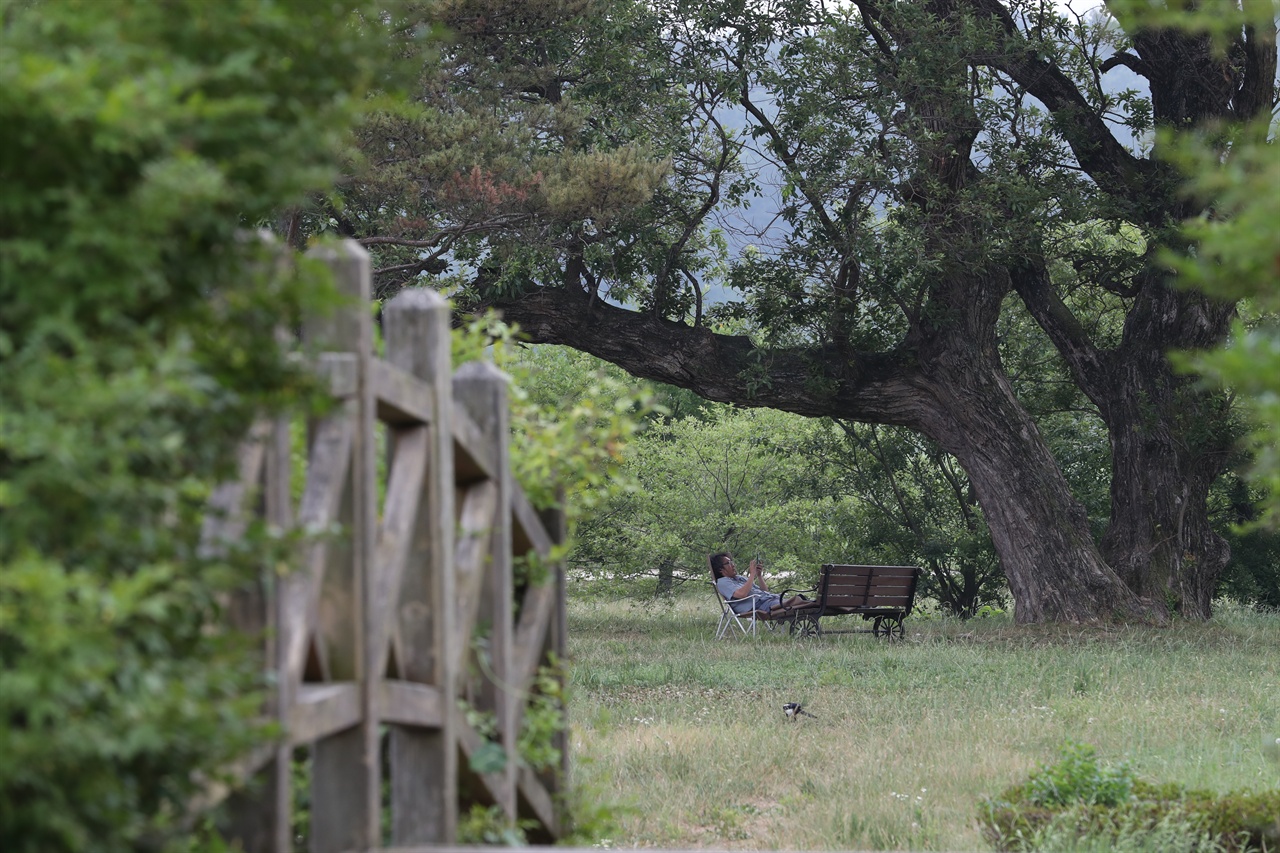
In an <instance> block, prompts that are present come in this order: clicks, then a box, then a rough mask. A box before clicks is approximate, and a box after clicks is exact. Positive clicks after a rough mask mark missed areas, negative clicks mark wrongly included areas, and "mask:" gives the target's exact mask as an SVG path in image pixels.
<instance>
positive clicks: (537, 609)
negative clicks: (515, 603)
mask: <svg viewBox="0 0 1280 853" xmlns="http://www.w3.org/2000/svg"><path fill="white" fill-rule="evenodd" d="M555 612H556V587H555V582H554V580H551V581H550V582H548V583H546V584H544V585H543V586H532V587H529V588H528V589H527V590H525V594H524V603H523V604H522V605H521V607H520V624H519V625H517V626H516V634H515V642H514V643H513V644H512V646H513V650H512V663H511V683H512V684H513V685H515V686H516V688H517V689H518V690H519V692H520V693H521V694H523V693H526V692H527V691H528V690H529V686H530V685H531V684H532V682H533V676H534V673H535V672H537V669H538V664H539V663H540V662H541V661H542V656H543V653H544V648H545V640H546V637H547V628H548V627H549V626H550V624H551V617H552V616H553V615H554V614H555Z"/></svg>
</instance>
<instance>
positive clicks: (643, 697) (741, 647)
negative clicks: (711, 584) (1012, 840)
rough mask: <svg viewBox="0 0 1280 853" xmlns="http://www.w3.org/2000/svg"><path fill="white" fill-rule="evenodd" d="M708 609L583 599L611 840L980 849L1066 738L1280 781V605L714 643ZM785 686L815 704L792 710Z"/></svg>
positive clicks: (591, 786) (580, 709)
mask: <svg viewBox="0 0 1280 853" xmlns="http://www.w3.org/2000/svg"><path fill="white" fill-rule="evenodd" d="M713 608H714V602H712V601H711V600H710V597H709V595H700V596H696V597H693V598H688V599H677V600H676V601H674V602H673V603H672V604H671V605H669V606H660V607H649V608H641V607H637V606H635V605H629V604H626V603H621V602H601V601H598V600H592V601H571V602H570V607H569V619H570V628H569V631H570V634H569V636H570V644H569V645H570V653H571V661H572V677H571V679H572V685H573V691H572V696H571V702H570V715H571V723H572V732H573V738H572V741H573V748H574V768H575V769H574V772H575V777H576V781H577V782H578V783H579V784H580V785H581V786H583V787H584V788H585V789H586V790H588V791H591V792H592V796H594V797H596V798H599V799H600V800H601V801H603V802H605V803H608V804H611V805H612V807H613V808H614V810H615V812H616V819H617V822H618V829H617V831H616V832H615V833H613V836H614V837H612V838H609V839H607V841H606V840H603V839H602V840H601V844H602V845H604V846H614V847H633V846H638V847H684V848H689V847H723V848H738V849H772V848H800V849H845V850H850V849H874V850H953V851H956V850H985V849H989V847H988V845H987V844H986V843H985V842H984V841H983V839H982V836H981V834H980V832H979V830H978V827H977V824H976V816H977V806H978V803H979V801H980V800H981V798H983V797H986V796H994V795H996V794H998V793H999V792H1000V791H1002V790H1003V789H1005V788H1007V787H1008V786H1010V785H1012V784H1014V783H1017V782H1021V781H1023V780H1024V779H1025V778H1026V775H1027V774H1028V773H1029V772H1030V771H1032V770H1034V769H1036V768H1037V767H1038V766H1040V765H1042V764H1046V763H1050V762H1053V761H1055V760H1056V759H1057V757H1058V751H1059V749H1060V748H1061V747H1062V746H1063V744H1064V743H1066V742H1067V741H1075V742H1079V743H1085V744H1089V745H1092V746H1094V747H1096V748H1097V751H1098V755H1099V757H1100V758H1101V759H1103V760H1106V761H1113V762H1119V761H1127V762H1129V763H1130V765H1131V766H1132V767H1133V769H1134V770H1135V772H1136V773H1137V775H1138V776H1140V777H1144V778H1148V779H1151V780H1153V781H1168V782H1178V783H1181V784H1183V785H1186V786H1189V787H1196V788H1208V789H1211V790H1214V791H1218V792H1224V793H1225V792H1227V791H1231V790H1262V789H1267V788H1275V787H1280V762H1278V761H1277V760H1276V755H1277V751H1278V750H1280V615H1275V614H1270V615H1260V614H1255V613H1252V612H1249V611H1245V610H1241V609H1238V608H1223V609H1221V611H1220V613H1219V615H1218V616H1217V617H1216V618H1215V619H1214V620H1213V622H1211V623H1209V624H1207V625H1194V624H1175V625H1174V626H1172V627H1169V628H1112V629H1102V628H1095V629H1079V628H1077V629H1067V628H1060V627H1059V628H1037V627H1032V628H1026V627H1017V626H1014V625H1013V624H1012V623H1011V622H1010V621H1009V620H1007V619H1006V618H1004V617H997V618H993V619H982V620H974V621H972V622H969V623H960V622H956V621H953V620H948V619H942V618H932V619H931V618H926V617H922V616H914V615H913V616H912V617H911V618H910V619H908V620H907V636H906V639H905V641H902V642H898V643H894V644H889V643H886V642H883V641H880V640H877V639H875V638H873V637H872V636H871V635H870V634H861V633H859V634H842V635H828V636H825V637H823V638H821V639H817V640H813V641H804V642H797V641H794V640H792V639H791V638H789V637H787V636H786V635H785V634H776V635H775V634H768V633H765V632H763V631H762V634H761V636H759V637H758V638H754V639H752V638H746V639H731V638H726V639H725V640H721V641H716V640H714V639H713V638H712V632H713V628H714V626H715V623H716V620H717V619H718V616H719V614H718V613H717V612H715V611H714V609H713ZM869 624H870V623H866V622H862V621H861V620H853V619H849V620H847V621H845V622H843V623H842V622H841V620H839V619H832V620H830V621H829V622H827V623H826V627H827V628H864V627H867V626H869ZM786 701H800V702H803V703H804V704H805V707H806V708H807V709H810V710H812V712H813V713H814V714H816V715H817V719H801V720H800V721H798V722H796V723H789V722H787V720H786V718H785V716H784V714H783V713H782V710H781V705H782V703H783V702H786Z"/></svg>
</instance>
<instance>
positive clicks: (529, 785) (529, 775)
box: [516, 767, 560, 836]
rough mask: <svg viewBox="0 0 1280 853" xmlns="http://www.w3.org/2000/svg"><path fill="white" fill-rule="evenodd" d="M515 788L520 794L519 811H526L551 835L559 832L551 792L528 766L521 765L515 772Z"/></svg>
mask: <svg viewBox="0 0 1280 853" xmlns="http://www.w3.org/2000/svg"><path fill="white" fill-rule="evenodd" d="M516 790H517V791H518V793H519V796H520V805H522V806H524V808H522V809H521V811H522V812H523V811H528V812H531V813H532V814H533V816H534V817H535V818H537V820H538V821H539V822H540V823H541V824H542V825H543V826H544V827H546V829H547V832H548V833H550V834H551V835H552V836H557V835H559V834H560V821H559V820H558V819H557V817H556V807H555V802H554V801H553V800H552V799H551V794H550V793H548V792H547V789H546V788H545V787H544V786H543V784H542V780H540V779H539V778H538V777H537V776H536V775H535V774H534V772H533V771H532V770H530V769H529V768H528V767H521V768H520V772H519V773H518V774H517V779H516Z"/></svg>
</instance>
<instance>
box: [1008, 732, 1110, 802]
mask: <svg viewBox="0 0 1280 853" xmlns="http://www.w3.org/2000/svg"><path fill="white" fill-rule="evenodd" d="M1061 754H1062V760H1061V761H1059V762H1058V763H1057V764H1053V765H1050V766H1048V767H1043V768H1041V769H1040V770H1039V771H1038V772H1036V773H1033V774H1031V778H1030V779H1029V780H1028V781H1027V800H1028V801H1029V802H1031V803H1033V804H1035V805H1037V806H1062V805H1067V804H1068V803H1085V804H1087V805H1099V806H1118V805H1120V804H1121V803H1123V802H1124V801H1126V800H1128V799H1129V797H1130V796H1131V795H1132V793H1133V782H1134V779H1133V772H1132V771H1131V770H1130V769H1129V767H1128V765H1126V764H1118V765H1115V766H1108V765H1102V766H1100V765H1099V764H1098V758H1097V751H1096V750H1095V749H1094V748H1093V747H1091V746H1088V745H1087V744H1082V743H1068V744H1067V745H1066V746H1064V747H1063V748H1062V751H1061Z"/></svg>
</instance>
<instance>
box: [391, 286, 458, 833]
mask: <svg viewBox="0 0 1280 853" xmlns="http://www.w3.org/2000/svg"><path fill="white" fill-rule="evenodd" d="M450 322H451V312H450V309H449V304H448V302H447V301H446V300H445V299H444V298H443V297H442V296H440V295H439V294H438V293H436V292H435V291H433V290H430V289H428V288H408V289H406V290H402V291H401V292H400V293H398V294H397V295H396V296H395V298H394V299H392V300H391V301H390V302H389V303H387V305H386V306H385V307H384V308H383V312H382V328H383V335H384V338H385V340H386V359H387V362H388V363H390V364H393V365H395V366H397V367H398V368H400V369H401V370H403V371H405V372H406V373H408V374H410V375H412V376H413V377H415V378H416V380H417V381H419V382H420V383H421V384H422V386H423V387H424V388H425V389H426V393H427V398H426V401H425V402H426V405H427V407H428V410H427V414H428V415H429V417H428V418H427V419H426V420H427V421H428V423H429V424H430V427H429V442H428V454H427V469H426V472H425V480H424V484H423V489H422V497H421V499H420V500H419V501H418V515H417V519H416V521H415V522H414V525H413V534H412V536H411V537H410V538H409V551H408V554H407V555H406V558H405V569H404V572H403V574H402V577H401V583H400V588H399V600H398V602H397V603H396V607H395V612H394V614H392V615H393V618H394V622H395V627H396V630H395V640H394V642H395V647H396V651H397V653H398V660H399V662H400V666H401V675H402V677H403V678H405V679H407V680H410V681H416V682H421V683H423V684H429V685H431V687H432V689H434V690H435V691H436V694H437V695H438V697H439V699H438V701H439V705H440V707H439V717H440V719H439V721H438V723H437V724H436V725H435V726H434V727H433V728H429V729H424V728H416V727H409V726H401V725H396V724H394V723H392V724H391V725H390V732H389V738H390V744H389V746H390V754H391V768H390V771H391V772H390V776H391V840H392V843H395V844H408V843H413V844H420V843H430V844H447V843H451V842H453V841H456V840H457V825H458V746H457V740H456V738H457V735H456V731H455V727H454V720H455V718H456V717H457V716H458V709H457V676H456V671H455V668H454V665H453V658H452V655H451V654H450V653H449V651H450V648H451V646H450V644H451V643H453V642H455V641H456V638H455V631H454V620H455V608H456V607H457V596H456V593H455V586H454V570H453V558H454V518H455V506H454V438H453V409H454V407H453V366H452V352H451V350H452V343H451V332H450Z"/></svg>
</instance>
